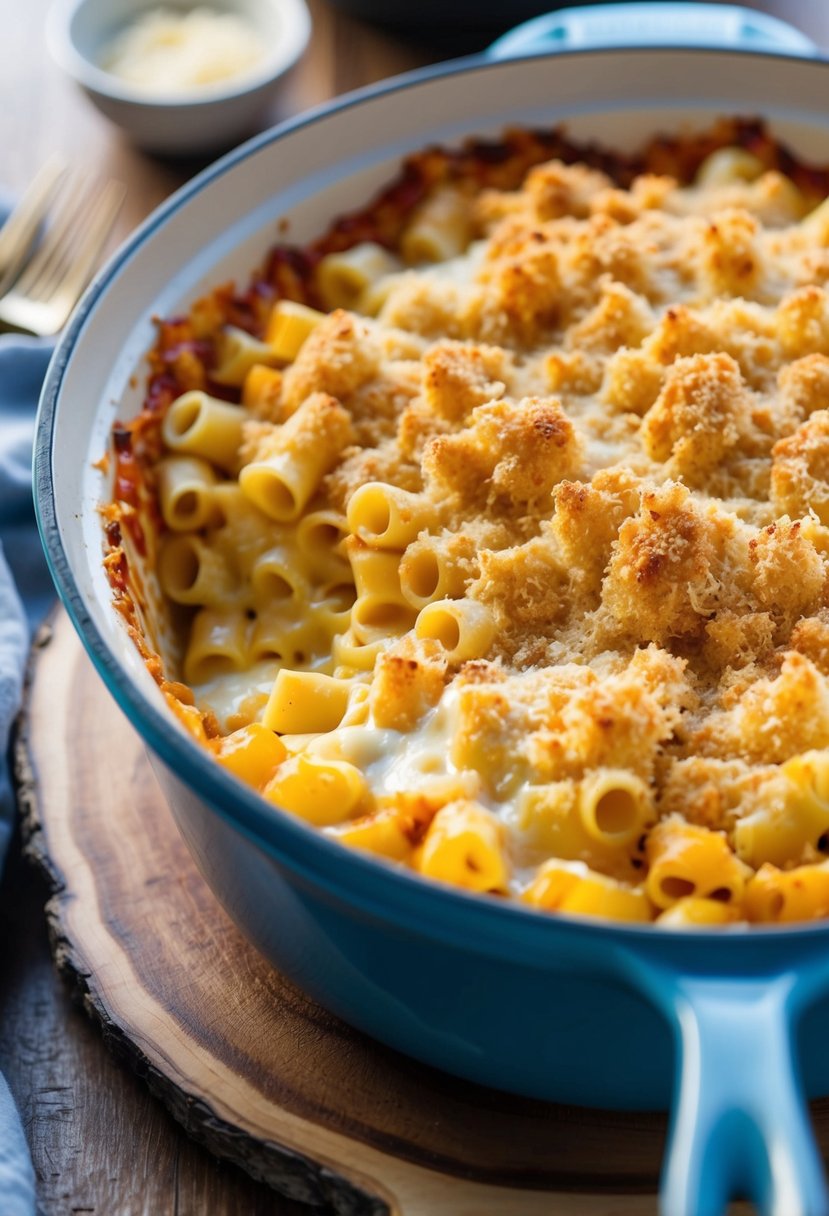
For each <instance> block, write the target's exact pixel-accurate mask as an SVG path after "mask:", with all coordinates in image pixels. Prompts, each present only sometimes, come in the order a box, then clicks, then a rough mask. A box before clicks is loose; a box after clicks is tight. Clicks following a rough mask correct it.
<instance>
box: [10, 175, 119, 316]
mask: <svg viewBox="0 0 829 1216" xmlns="http://www.w3.org/2000/svg"><path fill="white" fill-rule="evenodd" d="M124 193H125V188H124V186H123V185H122V184H121V183H120V182H116V181H108V182H106V183H105V185H104V186H103V187H101V188H99V187H96V186H95V185H86V186H82V185H81V184H80V183H79V181H78V180H77V178H72V179H70V180H68V181H67V182H66V183H65V184H64V187H63V190H62V191H61V194H60V198H59V199H58V203H57V205H56V207H55V209H54V213H53V215H52V219H51V223H50V224H49V227H48V228H47V230H46V233H45V235H44V236H43V239H42V240H41V242H40V245H39V246H38V247H37V249H36V251H35V254H34V256H33V257H32V259H31V261H30V262H29V263H28V265H27V266H26V267H25V269H24V270H23V272H22V274H21V275H20V277H19V278H18V279H17V280H16V281H15V282H14V283H13V285H12V286H11V287H10V288H9V290H8V291H7V292H6V294H5V295H3V296H0V328H5V329H13V330H22V331H24V332H26V333H31V334H38V335H40V336H46V335H49V334H55V333H57V332H58V330H59V329H60V328H61V326H62V325H63V324H64V322H65V321H66V318H67V317H68V316H69V314H70V312H71V311H72V309H73V308H74V306H75V304H76V302H77V300H78V299H79V297H80V295H81V292H82V291H83V289H84V287H86V285H87V283H88V282H89V279H90V278H91V277H92V271H93V269H94V267H95V263H96V262H97V260H98V256H99V254H100V252H101V250H102V249H103V247H104V243H105V241H106V239H107V237H108V236H109V233H110V230H111V228H112V225H113V224H114V222H115V218H116V216H117V214H118V211H119V208H120V206H121V203H122V202H123V199H124Z"/></svg>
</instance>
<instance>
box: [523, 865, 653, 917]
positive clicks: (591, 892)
mask: <svg viewBox="0 0 829 1216" xmlns="http://www.w3.org/2000/svg"><path fill="white" fill-rule="evenodd" d="M521 898H522V899H523V900H524V901H525V902H526V903H528V904H531V905H532V907H534V908H541V909H543V910H544V911H545V912H568V913H572V914H574V915H577V916H603V917H607V919H609V920H619V921H642V922H645V921H650V920H652V919H653V910H652V908H651V905H650V903H649V901H648V898H647V896H646V894H645V892H644V891H643V890H642V888H641V887H629V886H626V885H625V884H624V883H621V882H618V881H616V880H615V879H613V878H608V877H607V875H605V874H599V873H597V872H596V871H594V870H591V869H589V868H588V867H587V866H586V865H584V864H583V863H582V862H579V861H571V862H565V861H558V860H552V861H548V862H545V863H544V865H542V866H540V867H539V869H538V871H537V873H536V875H535V878H534V879H533V880H532V882H531V883H530V884H529V886H528V887H527V888H526V889H525V891H524V892H523V894H522V897H521Z"/></svg>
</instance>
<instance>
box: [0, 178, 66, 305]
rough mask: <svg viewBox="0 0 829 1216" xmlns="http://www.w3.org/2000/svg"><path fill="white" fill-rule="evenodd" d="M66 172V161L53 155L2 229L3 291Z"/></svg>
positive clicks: (0, 288)
mask: <svg viewBox="0 0 829 1216" xmlns="http://www.w3.org/2000/svg"><path fill="white" fill-rule="evenodd" d="M65 173H66V165H65V163H64V162H63V161H62V160H61V159H60V157H57V156H51V157H50V158H49V160H47V161H46V163H45V164H44V165H43V166H42V168H41V169H40V171H39V172H38V173H37V174H36V176H35V177H34V179H33V181H32V182H31V184H30V185H29V187H28V189H27V190H26V191H25V193H24V194H23V196H22V197H21V199H20V201H19V202H18V204H17V206H16V207H15V208H14V210H13V211H12V213H11V215H10V216H9V218H8V219H7V220H6V222H5V224H3V226H2V228H0V291H3V290H4V289H5V288H6V287H7V286H8V284H9V283H10V282H12V280H13V279H14V276H15V275H16V274H17V272H18V271H19V269H20V267H21V266H22V264H23V262H24V261H25V259H26V256H27V254H28V253H29V250H30V249H31V247H32V244H33V242H34V240H35V237H36V236H37V230H38V228H39V227H40V224H41V221H42V220H43V218H44V216H45V215H46V211H47V209H48V207H49V204H50V203H51V201H52V198H53V197H54V194H55V191H56V190H57V188H58V186H59V184H60V182H61V179H62V178H63V177H64V175H65Z"/></svg>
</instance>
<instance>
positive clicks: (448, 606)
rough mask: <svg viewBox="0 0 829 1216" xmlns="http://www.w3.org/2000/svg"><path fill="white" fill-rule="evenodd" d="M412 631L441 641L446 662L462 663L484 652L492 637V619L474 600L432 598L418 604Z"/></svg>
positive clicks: (493, 635)
mask: <svg viewBox="0 0 829 1216" xmlns="http://www.w3.org/2000/svg"><path fill="white" fill-rule="evenodd" d="M415 633H416V635H417V636H418V637H419V638H433V639H434V640H435V641H437V642H440V644H441V646H443V648H444V650H445V651H446V659H447V661H448V662H449V663H464V662H466V660H467V659H481V658H484V657H485V656H486V653H487V651H488V650H489V647H490V645H491V644H492V640H493V638H494V637H495V621H494V619H493V616H492V613H491V612H490V611H489V609H488V608H487V607H486V605H485V604H479V603H478V602H477V600H470V599H462V600H435V601H434V603H431V604H427V605H426V607H425V608H421V610H420V612H419V613H418V616H417V620H416V622H415Z"/></svg>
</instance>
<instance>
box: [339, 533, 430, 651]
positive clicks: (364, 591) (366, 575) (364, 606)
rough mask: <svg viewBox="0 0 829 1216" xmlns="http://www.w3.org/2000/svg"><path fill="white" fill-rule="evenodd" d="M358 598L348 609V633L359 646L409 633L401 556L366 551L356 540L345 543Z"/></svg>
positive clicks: (410, 613) (410, 615)
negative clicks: (402, 582)
mask: <svg viewBox="0 0 829 1216" xmlns="http://www.w3.org/2000/svg"><path fill="white" fill-rule="evenodd" d="M346 548H347V552H348V557H349V561H350V562H351V570H352V573H353V576H354V583H355V586H356V588H357V598H356V600H355V601H354V606H353V608H352V609H351V631H352V633H353V634H354V637H355V639H356V640H357V641H358V642H372V641H374V640H375V639H376V638H377V637H378V636H382V637H388V636H390V635H393V636H399V635H400V634H401V633H405V632H406V631H407V630H408V629H411V627H412V625H413V624H414V621H415V613H414V612H413V611H412V608H411V606H410V605H409V604H408V603H407V602H406V600H405V599H404V598H403V594H402V592H401V589H400V573H399V567H400V554H399V553H386V552H383V551H382V550H380V549H369V548H368V547H367V546H366V545H364V544H363V543H362V542H361V541H359V540H357V538H356V537H353V536H352V537H349V538H348V541H347V543H346Z"/></svg>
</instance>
